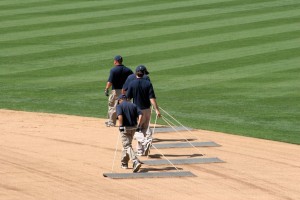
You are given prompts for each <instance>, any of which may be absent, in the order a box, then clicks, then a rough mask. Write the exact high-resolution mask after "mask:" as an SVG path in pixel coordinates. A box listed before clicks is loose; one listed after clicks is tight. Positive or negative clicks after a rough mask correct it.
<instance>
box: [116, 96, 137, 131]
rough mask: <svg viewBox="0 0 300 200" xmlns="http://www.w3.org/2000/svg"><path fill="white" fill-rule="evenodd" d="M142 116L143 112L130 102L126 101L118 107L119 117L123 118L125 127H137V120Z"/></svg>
mask: <svg viewBox="0 0 300 200" xmlns="http://www.w3.org/2000/svg"><path fill="white" fill-rule="evenodd" d="M141 114H142V112H141V110H140V109H138V107H137V106H136V105H135V104H133V103H131V102H129V101H126V100H124V101H123V102H122V103H121V104H118V105H117V116H119V115H122V116H123V124H122V125H123V126H137V118H138V116H139V115H141Z"/></svg>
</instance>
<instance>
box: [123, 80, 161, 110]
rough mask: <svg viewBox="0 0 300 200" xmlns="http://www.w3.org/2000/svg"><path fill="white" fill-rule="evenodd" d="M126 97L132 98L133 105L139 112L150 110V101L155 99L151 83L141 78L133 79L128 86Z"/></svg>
mask: <svg viewBox="0 0 300 200" xmlns="http://www.w3.org/2000/svg"><path fill="white" fill-rule="evenodd" d="M126 96H127V97H128V98H130V99H132V98H133V103H134V104H136V105H137V107H138V108H139V109H141V110H144V109H148V108H150V106H151V102H150V99H152V98H154V99H155V98H156V97H155V93H154V90H153V86H152V83H151V82H150V81H148V80H146V79H143V78H138V79H135V80H133V81H132V82H131V83H130V84H129V86H128V90H127V93H126Z"/></svg>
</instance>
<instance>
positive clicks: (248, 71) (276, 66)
mask: <svg viewBox="0 0 300 200" xmlns="http://www.w3.org/2000/svg"><path fill="white" fill-rule="evenodd" d="M298 51H299V50H298ZM208 61H209V60H208ZM299 63H300V57H297V58H290V59H284V60H279V61H278V60H277V61H275V62H272V60H270V62H268V63H260V64H254V65H245V66H241V67H236V68H233V69H231V68H230V66H229V69H227V68H226V67H224V69H220V70H218V71H214V72H207V73H202V74H198V73H197V74H191V75H187V74H186V75H185V76H181V77H180V81H178V77H173V78H172V77H168V79H166V80H164V86H165V87H161V88H159V89H160V90H161V92H163V91H164V90H166V91H172V90H174V91H176V90H182V89H187V88H199V87H201V86H206V85H213V84H216V83H218V84H220V83H222V82H227V81H233V80H236V79H244V78H249V77H254V76H261V75H262V74H268V73H271V72H272V73H274V72H280V71H285V70H289V69H297V68H299ZM208 64H209V63H208ZM283 66H284V67H283ZM175 70H176V69H175ZM187 82H188V83H189V84H186V83H187ZM168 86H172V87H168Z"/></svg>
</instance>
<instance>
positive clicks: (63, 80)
mask: <svg viewBox="0 0 300 200" xmlns="http://www.w3.org/2000/svg"><path fill="white" fill-rule="evenodd" d="M299 42H300V39H294V40H288V41H283V42H273V43H268V44H263V45H256V46H250V47H243V48H235V49H229V50H228V49H227V50H224V51H218V52H211V53H204V54H199V55H198V56H195V55H192V56H184V57H179V58H172V59H165V60H161V61H157V62H152V63H147V64H146V65H147V66H151V71H160V70H166V69H173V68H174V66H176V67H181V66H186V65H188V64H189V65H192V64H202V63H209V62H216V61H222V60H224V61H226V60H229V59H233V58H240V57H244V56H250V55H259V54H262V53H267V52H276V51H279V50H285V49H293V48H297V47H299V45H298V44H299ZM296 50H298V51H299V49H296ZM149 56H150V57H151V55H149ZM78 60H79V59H78ZM295 61H299V58H296V59H290V61H289V62H291V65H290V66H287V68H294V67H295V65H292V64H293V63H294V62H295ZM276 63H279V64H278V65H280V67H281V69H282V65H281V64H282V63H280V61H278V62H276ZM264 65H267V63H265V64H264ZM258 66H262V65H258ZM296 66H298V63H296ZM287 68H286V69H287ZM274 69H275V68H274ZM235 70H236V68H235V69H228V72H226V71H225V72H224V73H225V74H224V76H225V75H226V74H230V73H231V77H232V76H233V74H234V73H236V71H235ZM262 70H263V69H261V70H258V71H257V73H260V72H261V71H262ZM107 73H108V70H107V69H101V67H99V70H97V71H88V72H81V73H78V74H77V75H75V74H70V75H65V76H63V77H57V78H56V79H55V80H54V81H53V79H52V78H49V79H47V78H45V77H42V78H41V80H39V83H44V84H51V85H52V84H53V85H57V84H59V85H68V84H72V81H73V80H74V79H75V80H81V81H87V82H89V81H96V80H99V81H105V80H106V78H107V77H106V75H107ZM213 73H214V72H212V74H211V76H208V75H205V76H203V77H202V76H201V75H199V74H196V75H192V76H189V77H181V78H180V79H181V81H180V82H178V78H177V77H176V78H174V79H172V78H169V79H168V80H164V86H166V85H172V88H176V90H177V89H185V88H187V87H188V88H191V85H194V86H199V85H200V84H205V83H208V80H211V79H212V77H213V79H215V81H220V80H222V79H219V78H218V76H217V74H220V72H215V73H216V74H213ZM101 74H103V76H101ZM104 74H105V75H104ZM250 74H251V73H250ZM213 75H214V76H213ZM86 77H87V78H86ZM201 78H202V79H203V81H199V80H200V79H201ZM183 79H187V80H188V81H189V85H186V84H185V83H186V81H184V80H183ZM36 81H37V80H36V79H34V80H28V81H25V82H26V84H27V85H28V84H29V83H31V84H36ZM52 81H53V82H52ZM25 82H24V83H25ZM173 86H174V87H173ZM160 90H161V91H164V90H171V88H170V87H164V88H160Z"/></svg>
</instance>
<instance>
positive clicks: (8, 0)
mask: <svg viewBox="0 0 300 200" xmlns="http://www.w3.org/2000/svg"><path fill="white" fill-rule="evenodd" d="M45 2H49V3H50V2H51V0H26V1H20V0H1V1H0V9H9V8H16V7H18V6H32V5H33V4H37V3H42V4H43V3H45ZM51 3H52V4H53V2H51Z"/></svg>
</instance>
